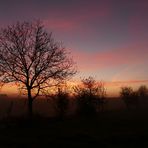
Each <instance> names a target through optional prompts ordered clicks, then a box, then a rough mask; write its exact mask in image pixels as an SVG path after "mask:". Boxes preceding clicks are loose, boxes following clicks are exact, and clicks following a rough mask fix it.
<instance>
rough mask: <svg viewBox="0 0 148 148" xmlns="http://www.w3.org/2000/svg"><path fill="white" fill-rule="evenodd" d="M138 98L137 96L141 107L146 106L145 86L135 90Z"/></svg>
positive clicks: (147, 91)
mask: <svg viewBox="0 0 148 148" xmlns="http://www.w3.org/2000/svg"><path fill="white" fill-rule="evenodd" d="M137 93H138V96H139V101H140V105H142V106H143V107H144V106H146V105H147V104H148V89H147V87H146V86H145V85H142V86H140V87H139V88H138V90H137Z"/></svg>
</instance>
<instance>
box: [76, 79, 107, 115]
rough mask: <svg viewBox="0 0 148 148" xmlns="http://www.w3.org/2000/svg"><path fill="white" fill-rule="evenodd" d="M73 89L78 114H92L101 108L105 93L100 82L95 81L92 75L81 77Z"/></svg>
mask: <svg viewBox="0 0 148 148" xmlns="http://www.w3.org/2000/svg"><path fill="white" fill-rule="evenodd" d="M74 91H75V97H76V100H77V104H78V112H79V113H80V114H83V115H93V114H95V113H96V112H97V111H99V110H103V108H104V103H105V95H106V93H105V88H104V85H103V83H102V82H99V83H97V82H96V81H95V79H94V78H93V77H88V78H85V79H82V80H81V85H78V86H76V87H74Z"/></svg>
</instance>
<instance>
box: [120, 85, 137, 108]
mask: <svg viewBox="0 0 148 148" xmlns="http://www.w3.org/2000/svg"><path fill="white" fill-rule="evenodd" d="M120 95H121V98H122V99H123V101H124V103H125V105H126V107H127V109H129V110H130V109H132V108H138V107H139V96H138V93H137V92H136V91H134V90H133V89H132V87H122V88H121V92H120Z"/></svg>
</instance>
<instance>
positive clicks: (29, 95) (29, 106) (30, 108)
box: [28, 89, 33, 119]
mask: <svg viewBox="0 0 148 148" xmlns="http://www.w3.org/2000/svg"><path fill="white" fill-rule="evenodd" d="M32 115H33V99H32V95H31V89H28V116H29V118H30V119H31V118H32Z"/></svg>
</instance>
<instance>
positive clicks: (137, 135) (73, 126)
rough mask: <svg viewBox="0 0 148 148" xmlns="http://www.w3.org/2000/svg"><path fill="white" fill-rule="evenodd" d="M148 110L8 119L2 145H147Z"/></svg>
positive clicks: (0, 126) (0, 129)
mask: <svg viewBox="0 0 148 148" xmlns="http://www.w3.org/2000/svg"><path fill="white" fill-rule="evenodd" d="M147 113H148V112H147V111H140V112H139V111H132V112H127V111H112V112H111V111H110V112H104V113H100V114H98V115H97V116H91V117H80V116H79V117H78V116H77V117H69V118H66V119H49V118H41V117H36V118H34V119H33V120H32V122H31V121H29V120H27V119H23V118H17V119H14V118H13V119H7V120H5V121H1V123H0V147H2V148H5V147H11V148H13V147H21V148H23V147H24V148H26V147H27V148H28V147H32V148H34V147H35V148H38V147H41V148H45V147H61V146H63V147H82V146H83V147H101V148H102V147H103V148H104V147H109V148H110V147H111V148H112V147H113V148H116V147H140V148H141V147H148V117H147Z"/></svg>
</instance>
